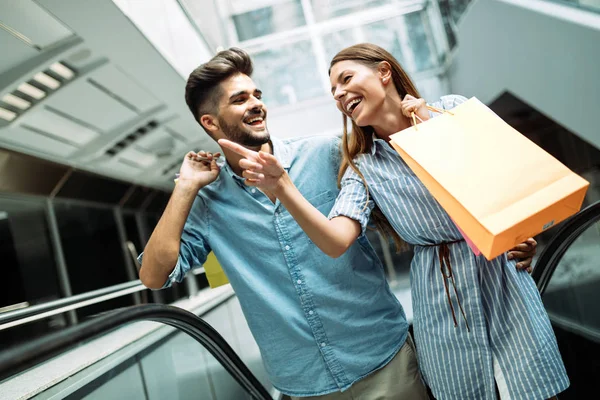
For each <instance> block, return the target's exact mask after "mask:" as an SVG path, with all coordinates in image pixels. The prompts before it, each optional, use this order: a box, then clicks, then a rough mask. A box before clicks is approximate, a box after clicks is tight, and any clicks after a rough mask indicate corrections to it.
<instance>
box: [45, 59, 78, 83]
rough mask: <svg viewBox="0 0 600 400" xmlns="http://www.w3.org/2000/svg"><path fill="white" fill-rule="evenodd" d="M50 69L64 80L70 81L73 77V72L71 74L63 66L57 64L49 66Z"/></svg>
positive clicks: (70, 71)
mask: <svg viewBox="0 0 600 400" xmlns="http://www.w3.org/2000/svg"><path fill="white" fill-rule="evenodd" d="M50 69H51V70H52V71H53V72H56V73H57V74H58V75H60V76H62V77H63V78H65V79H71V78H72V77H74V76H75V72H73V71H72V70H71V69H70V68H67V67H66V66H65V65H64V64H61V63H59V62H57V63H54V64H52V65H51V66H50Z"/></svg>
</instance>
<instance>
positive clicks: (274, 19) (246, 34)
mask: <svg viewBox="0 0 600 400" xmlns="http://www.w3.org/2000/svg"><path fill="white" fill-rule="evenodd" d="M232 19H233V24H234V25H235V30H236V32H237V36H238V39H239V40H240V41H244V40H249V39H254V38H257V37H260V36H266V35H270V34H272V33H276V32H282V31H286V30H289V29H292V28H296V27H299V26H302V25H306V20H305V18H304V12H303V11H302V3H301V1H300V0H292V1H286V2H284V3H279V4H274V5H272V6H269V7H263V8H259V9H256V10H252V11H248V12H245V13H243V14H238V15H233V16H232Z"/></svg>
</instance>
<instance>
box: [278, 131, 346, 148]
mask: <svg viewBox="0 0 600 400" xmlns="http://www.w3.org/2000/svg"><path fill="white" fill-rule="evenodd" d="M341 141H342V139H341V137H340V136H337V135H331V134H328V135H307V136H298V137H292V138H286V139H281V142H282V143H284V144H285V145H288V146H294V147H295V146H298V147H301V146H313V147H320V146H325V145H331V146H333V145H337V144H339V143H341Z"/></svg>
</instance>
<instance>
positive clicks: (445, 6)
mask: <svg viewBox="0 0 600 400" xmlns="http://www.w3.org/2000/svg"><path fill="white" fill-rule="evenodd" d="M472 1H473V0H438V3H439V5H440V9H441V10H442V13H443V14H444V17H446V16H447V17H449V18H450V19H451V20H452V23H454V24H456V23H457V22H458V21H459V20H460V17H461V16H462V15H463V14H464V12H465V11H466V10H467V7H468V6H469V4H470V3H471V2H472ZM567 1H568V0H567Z"/></svg>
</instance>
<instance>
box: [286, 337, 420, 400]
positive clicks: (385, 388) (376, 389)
mask: <svg viewBox="0 0 600 400" xmlns="http://www.w3.org/2000/svg"><path fill="white" fill-rule="evenodd" d="M292 399H293V400H396V399H407V400H427V399H429V397H428V396H427V390H426V389H425V385H424V384H423V381H422V380H421V374H420V373H419V367H418V365H417V355H416V353H415V345H414V343H413V341H412V338H411V337H410V335H408V337H407V339H406V343H404V346H402V348H401V349H400V351H399V352H398V354H396V356H395V357H394V358H393V359H392V360H391V361H390V362H389V363H388V364H387V365H386V366H385V367H383V368H381V369H380V370H378V371H375V372H374V373H372V374H371V375H368V376H366V377H365V378H363V379H361V380H360V381H358V382H356V383H354V385H352V386H351V387H350V388H349V389H348V390H346V391H344V392H335V393H329V394H326V395H323V396H313V397H292Z"/></svg>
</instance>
